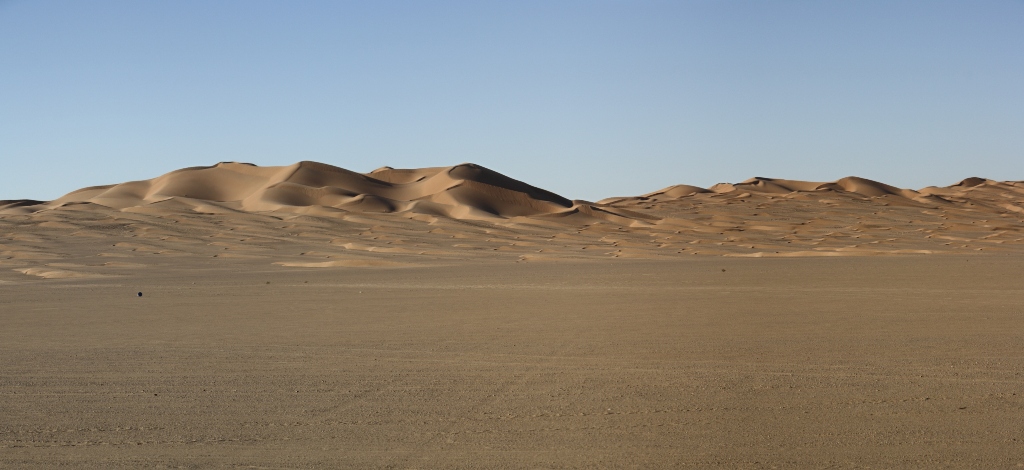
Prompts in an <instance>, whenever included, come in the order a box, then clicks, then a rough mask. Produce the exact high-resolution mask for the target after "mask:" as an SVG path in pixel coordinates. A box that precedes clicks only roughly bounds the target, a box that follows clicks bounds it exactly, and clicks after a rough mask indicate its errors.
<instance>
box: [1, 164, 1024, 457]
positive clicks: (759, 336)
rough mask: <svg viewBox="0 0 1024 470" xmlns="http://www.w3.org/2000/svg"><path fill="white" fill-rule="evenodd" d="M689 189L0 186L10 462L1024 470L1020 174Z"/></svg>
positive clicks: (342, 172)
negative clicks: (42, 194) (56, 191)
mask: <svg viewBox="0 0 1024 470" xmlns="http://www.w3.org/2000/svg"><path fill="white" fill-rule="evenodd" d="M682 183H685V181H683V180H682V178H680V184H679V185H675V186H670V187H667V188H664V189H660V190H656V191H653V192H650V193H647V194H643V195H638V196H618V197H609V198H606V199H602V200H598V201H586V200H579V199H570V198H568V197H565V196H563V195H559V194H555V193H554V192H551V191H547V190H545V189H542V188H539V187H535V186H533V185H531V184H529V182H528V181H520V180H517V179H515V178H513V177H510V176H506V175H505V174H502V173H501V172H500V169H489V168H486V167H484V166H481V165H476V164H471V163H464V164H459V165H454V166H443V167H430V168H419V169H396V168H391V167H381V168H379V169H377V170H374V171H371V172H367V173H359V172H354V171H349V170H346V169H344V168H340V167H336V166H332V165H328V164H324V163H317V162H311V161H303V162H298V163H295V164H292V165H286V166H271V167H268V166H256V165H252V164H247V163H234V162H222V163H219V164H216V165H212V166H206V167H192V168H185V169H181V170H178V171H174V172H171V173H167V174H164V175H162V176H157V177H154V178H152V179H149V180H141V181H131V182H124V183H119V184H112V185H106V186H94V187H88V188H84V189H80V190H77V191H73V192H70V193H68V194H66V195H64V196H62V197H60V198H57V199H55V200H52V201H36V200H8V201H0V354H2V356H3V361H2V362H0V394H2V395H3V400H2V401H0V449H2V451H0V466H2V467H5V468H54V467H71V468H140V467H157V468H177V467H187V468H206V467H247V468H248V467H251V468H524V467H528V468H581V467H586V468H680V467H692V468H823V467H854V468H867V467H875V468H931V467H947V468H948V467H955V468H1014V467H1021V466H1024V457H1022V456H1024V454H1022V453H1021V451H1020V448H1021V445H1022V442H1024V431H1022V428H1021V426H1020V422H1021V419H1022V417H1024V387H1022V385H1024V377H1022V373H1024V355H1022V354H1021V345H1022V344H1024V280H1022V279H1024V278H1022V277H1021V275H1020V273H1021V267H1022V266H1024V182H1020V181H996V180H990V179H985V178H979V177H968V178H966V179H963V180H962V181H959V182H957V183H954V184H951V185H948V186H930V187H925V188H919V189H905V188H898V187H895V186H891V185H888V184H885V183H883V182H878V181H873V180H870V179H864V178H858V177H845V178H841V179H838V180H834V181H827V182H808V181H796V180H786V179H777V178H768V177H753V178H750V179H747V180H744V181H742V182H738V183H722V184H718V185H714V186H710V187H707V188H703V187H698V186H688V185H685V184H682Z"/></svg>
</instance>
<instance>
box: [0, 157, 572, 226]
mask: <svg viewBox="0 0 1024 470" xmlns="http://www.w3.org/2000/svg"><path fill="white" fill-rule="evenodd" d="M169 201H173V203H175V204H179V205H181V204H183V205H184V206H188V207H192V208H193V209H196V208H200V207H205V208H207V210H208V208H209V206H210V204H211V203H212V205H213V206H214V207H221V208H224V209H228V210H237V211H245V212H272V211H281V212H302V211H303V210H304V209H306V208H309V207H313V206H319V207H324V208H332V209H338V210H342V211H345V212H384V213H390V212H418V213H427V214H433V215H442V216H446V217H451V218H456V219H463V218H465V219H487V218H495V217H496V218H509V217H519V216H534V215H539V214H551V213H557V212H561V211H566V210H571V209H572V207H573V203H572V201H570V200H568V199H566V198H564V197H561V196H559V195H557V194H554V193H552V192H549V191H545V190H543V189H540V188H537V187H534V186H530V185H528V184H526V183H523V182H522V181H518V180H515V179H512V178H509V177H507V176H505V175H502V174H500V173H497V172H495V171H492V170H490V169H487V168H484V167H482V166H479V165H475V164H472V163H464V164H461V165H455V166H452V167H438V168H423V169H414V170H396V169H393V168H390V167H383V168H379V169H377V170H374V171H372V172H370V173H367V174H362V173H356V172H353V171H349V170H346V169H343V168H338V167H335V166H331V165H326V164H323V163H317V162H309V161H303V162H299V163H296V164H293V165H289V166H284V167H258V166H255V165H252V164H248V163H234V162H222V163H218V164H216V165H213V166H209V167H192V168H185V169H181V170H177V171H173V172H170V173H167V174H165V175H163V176H159V177H156V178H153V179H151V180H144V181H132V182H128V183H121V184H115V185H108V186H95V187H89V188H83V189H80V190H77V191H74V192H71V193H69V194H67V195H65V196H63V197H61V198H58V199H56V200H54V201H51V202H47V203H41V202H39V201H4V204H3V205H2V206H0V209H7V210H10V209H20V210H19V211H18V212H22V213H26V212H37V211H40V210H46V209H52V208H56V207H61V206H64V205H68V204H81V203H92V204H98V205H101V206H105V207H109V208H113V209H122V210H123V209H129V208H136V207H143V206H148V205H151V204H156V203H167V202H169ZM166 205H168V204H165V206H166ZM12 212H13V211H12ZM200 212H203V210H200Z"/></svg>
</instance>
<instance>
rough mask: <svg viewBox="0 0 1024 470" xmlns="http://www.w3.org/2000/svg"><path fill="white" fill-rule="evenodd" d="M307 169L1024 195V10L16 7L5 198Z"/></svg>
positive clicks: (593, 190) (562, 181)
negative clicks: (998, 185)
mask: <svg viewBox="0 0 1024 470" xmlns="http://www.w3.org/2000/svg"><path fill="white" fill-rule="evenodd" d="M299 160H316V161H321V162H325V163H330V164H333V165H337V166H341V167H345V168H348V169H351V170H355V171H369V170H372V169H374V168H377V167H379V166H383V165H390V166H394V167H422V166H442V165H452V164H456V163H460V162H465V161H471V162H476V163H480V164H483V165H485V166H488V167H490V168H492V169H494V170H497V171H500V172H502V173H505V174H507V175H509V176H512V177H514V178H517V179H521V180H524V181H527V182H529V183H531V184H535V185H538V186H541V187H544V188H546V189H550V190H553V191H556V192H558V193H561V194H563V195H565V196H567V197H571V198H585V199H600V198H603V197H607V196H614V195H629V194H639V193H644V192H648V191H652V190H655V189H659V188H661V187H664V186H668V185H671V184H678V183H688V184H697V185H702V186H707V185H711V184H714V183H716V182H722V181H731V182H736V181H740V180H743V179H746V178H748V177H751V176H755V175H756V176H767V177H778V178H791V179H806V180H822V181H824V180H834V179H837V178H840V177H843V176H848V175H857V176H863V177H867V178H872V179H877V180H881V181H884V182H887V183H890V184H895V185H899V186H904V187H913V188H918V187H922V186H926V185H931V184H935V185H947V184H952V183H954V182H956V181H958V180H959V179H962V178H964V177H967V176H984V177H989V178H995V179H1016V180H1021V179H1024V2H1022V1H959V2H943V1H921V2H894V1H789V2H785V1H771V2H766V1H749V2H731V1H693V2H684V1H665V2H641V1H578V2H577V1H552V0H546V1H536V2H533V1H520V0H516V1H509V2H497V1H496V2H491V1H466V2H443V1H438V2H426V1H417V2H390V1H377V0H374V1H365V2H342V1H323V2H290V1H289V2H286V1H272V2H264V1H251V0H245V1H222V2H216V1H208V0H204V1H179V0H175V1H161V2H155V1H92V0H90V1H67V2H59V1H43V0H34V1H27V0H25V1H18V0H0V199H13V198H36V199H52V198H55V197H57V196H59V195H61V194H64V193H66V192H68V191H71V190H73V189H77V188H79V187H83V186H89V185H96V184H109V183H116V182H122V181H128V180H134V179H145V178H151V177H154V176H157V175H160V174H162V173H165V172H167V171H170V170H174V169H178V168H182V167H186V166H196V165H209V164H213V163H216V162H218V161H245V162H252V163H256V164H260V165H286V164H290V163H294V162H296V161H299Z"/></svg>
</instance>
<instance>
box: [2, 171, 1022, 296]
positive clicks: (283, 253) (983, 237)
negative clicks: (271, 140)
mask: <svg viewBox="0 0 1024 470" xmlns="http://www.w3.org/2000/svg"><path fill="white" fill-rule="evenodd" d="M0 236H3V238H2V239H0V265H7V266H10V267H11V269H18V270H21V271H18V272H25V271H24V270H25V269H29V268H33V269H35V268H38V269H43V268H46V266H47V263H52V262H76V263H80V264H82V265H86V266H98V268H97V269H99V270H100V271H103V270H104V269H107V268H104V266H103V262H105V261H109V258H111V257H115V258H125V260H124V262H127V263H141V264H143V265H151V264H153V263H157V264H159V263H166V262H169V261H168V260H169V259H170V258H175V257H196V256H198V257H200V258H207V259H216V260H220V261H221V262H227V261H228V260H235V261H237V262H241V260H248V261H255V262H260V263H265V264H266V265H270V266H291V267H296V266H306V267H321V268H323V267H359V266H377V267H380V266H386V265H391V266H404V265H407V264H424V263H425V264H433V263H437V262H439V261H441V262H444V261H446V260H447V261H456V260H466V259H481V260H489V259H495V260H509V261H519V262H533V261H537V260H557V259H613V258H651V259H657V258H667V259H671V258H678V257H680V256H690V255H698V256H699V255H710V256H741V257H821V256H878V255H936V254H937V255H941V254H955V253H1006V252H1020V251H1022V249H1024V183H1022V182H1013V181H1007V182H999V181H993V180H988V179H983V178H967V179H965V180H963V181H961V182H959V183H956V184H953V185H950V186H946V187H934V186H933V187H927V188H923V189H920V190H911V189H903V188H898V187H895V186H891V185H888V184H884V183H881V182H877V181H872V180H869V179H864V178H858V177H846V178H842V179H839V180H836V181H831V182H810V181H795V180H786V179H776V178H763V177H755V178H750V179H748V180H745V181H742V182H739V183H722V184H717V185H714V186H712V187H710V188H701V187H697V186H689V185H682V184H680V185H674V186H670V187H667V188H664V189H661V190H659V191H654V192H651V193H648V194H645V195H642V196H632V197H616V198H608V199H604V200H601V201H599V202H597V203H592V202H588V201H582V200H571V199H569V198H566V197H563V196H560V195H558V194H555V193H552V192H550V191H546V190H543V189H541V188H538V187H535V186H531V185H529V184H527V183H525V182H522V181H518V180H516V179H513V178H509V177H507V176H505V175H502V174H500V173H498V172H495V171H493V170H490V169H487V168H484V167H482V166H479V165H474V164H468V163H467V164H461V165H455V166H451V167H435V168H422V169H395V168H390V167H382V168H379V169H377V170H374V171H371V172H369V173H365V174H363V173H356V172H352V171H349V170H345V169H343V168H338V167H334V166H330V165H325V164H321V163H315V162H299V163H296V164H294V165H290V166H282V167H259V166H255V165H250V164H244V163H220V164H217V165H214V166H210V167H195V168H186V169H182V170H178V171H174V172H171V173H168V174H165V175H162V176H159V177H156V178H153V179H151V180H144V181H133V182H127V183H121V184H114V185H107V186H95V187H89V188H84V189H80V190H78V191H74V192H71V193H69V194H67V195H65V196H63V197H60V198H58V199H56V200H54V201H48V202H46V201H32V200H13V201H0ZM46 269H50V268H46ZM62 275H63V274H59V273H54V274H52V275H49V276H48V277H55V276H62Z"/></svg>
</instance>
